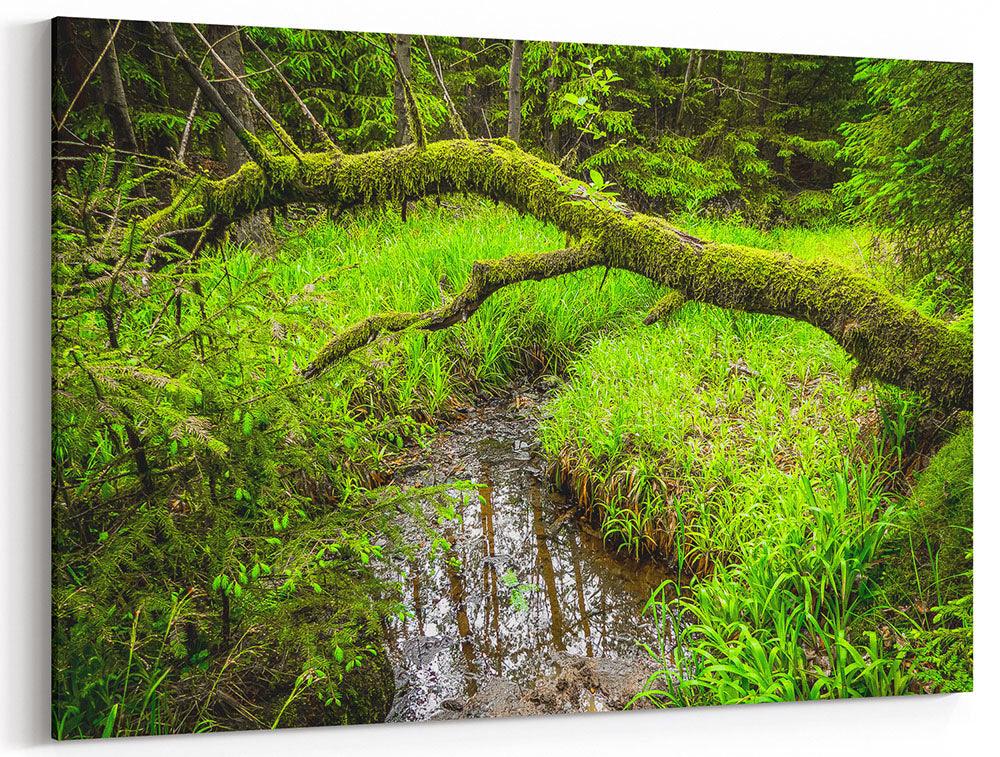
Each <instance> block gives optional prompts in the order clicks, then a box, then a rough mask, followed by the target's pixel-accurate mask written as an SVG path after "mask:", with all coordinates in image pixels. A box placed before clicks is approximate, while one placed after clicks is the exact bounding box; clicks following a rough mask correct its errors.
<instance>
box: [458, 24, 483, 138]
mask: <svg viewBox="0 0 1000 757" xmlns="http://www.w3.org/2000/svg"><path fill="white" fill-rule="evenodd" d="M458 47H459V49H460V50H461V51H462V52H463V53H465V61H464V64H463V69H464V71H465V73H466V75H467V76H468V78H467V79H466V80H465V87H464V88H463V91H462V94H463V96H464V97H465V103H464V106H465V113H464V117H463V119H462V120H463V121H465V128H466V129H468V130H469V136H470V137H472V138H473V139H475V138H476V135H477V134H478V133H479V129H478V128H476V124H478V123H479V114H478V113H477V112H476V106H475V105H476V104H475V90H474V88H473V86H472V81H473V74H472V40H471V39H469V38H468V37H459V38H458Z"/></svg>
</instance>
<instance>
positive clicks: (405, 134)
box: [392, 34, 413, 146]
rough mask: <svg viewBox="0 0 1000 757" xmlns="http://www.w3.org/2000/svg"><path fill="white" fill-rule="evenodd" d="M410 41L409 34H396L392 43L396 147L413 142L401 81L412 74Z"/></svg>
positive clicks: (404, 91)
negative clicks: (394, 66) (395, 67)
mask: <svg viewBox="0 0 1000 757" xmlns="http://www.w3.org/2000/svg"><path fill="white" fill-rule="evenodd" d="M411 44H412V42H411V40H410V35H409V34H397V35H396V37H395V39H394V41H393V52H394V54H395V57H396V61H397V63H398V66H397V71H396V78H395V79H393V84H392V109H393V112H394V113H395V114H396V135H395V138H394V141H395V143H396V145H397V146H400V145H405V144H406V143H407V142H411V141H412V140H413V134H412V133H411V129H410V125H409V119H408V118H407V111H406V90H405V89H404V87H405V84H404V83H403V79H404V78H405V79H407V80H408V79H409V78H410V76H411V74H412V70H413V69H412V65H413V64H412V60H411V58H410V53H411V51H410V47H411Z"/></svg>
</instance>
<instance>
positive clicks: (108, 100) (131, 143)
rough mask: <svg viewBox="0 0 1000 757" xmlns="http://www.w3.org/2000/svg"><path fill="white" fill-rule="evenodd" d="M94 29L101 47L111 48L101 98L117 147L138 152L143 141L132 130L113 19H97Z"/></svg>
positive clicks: (105, 61) (102, 67) (103, 68)
mask: <svg viewBox="0 0 1000 757" xmlns="http://www.w3.org/2000/svg"><path fill="white" fill-rule="evenodd" d="M93 31H94V42H95V43H96V45H97V49H98V50H103V49H104V48H105V47H107V48H108V52H107V53H106V54H105V55H104V57H103V58H101V63H100V74H101V97H102V98H103V100H104V112H105V113H107V116H108V120H109V121H110V122H111V130H112V132H113V133H114V139H115V147H116V148H117V149H118V150H122V151H123V152H137V151H138V149H139V144H138V142H137V141H136V139H135V131H134V130H133V129H132V119H131V118H130V117H129V112H128V101H127V100H126V99H125V85H124V84H122V74H121V69H120V68H119V67H118V52H117V51H116V50H115V43H114V40H112V39H111V25H110V22H108V21H104V20H94V21H93ZM116 172H117V171H116Z"/></svg>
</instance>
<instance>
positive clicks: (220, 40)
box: [205, 24, 255, 173]
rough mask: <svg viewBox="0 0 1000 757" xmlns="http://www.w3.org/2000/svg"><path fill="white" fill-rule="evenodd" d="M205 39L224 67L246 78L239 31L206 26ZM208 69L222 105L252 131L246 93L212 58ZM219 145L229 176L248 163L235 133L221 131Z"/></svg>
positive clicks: (233, 28)
mask: <svg viewBox="0 0 1000 757" xmlns="http://www.w3.org/2000/svg"><path fill="white" fill-rule="evenodd" d="M205 38H206V39H207V40H208V41H209V42H211V43H212V47H213V48H215V51H216V52H217V53H218V54H219V57H220V58H222V59H223V60H224V61H225V62H226V65H227V66H229V67H230V68H231V69H232V70H233V73H235V74H236V75H237V76H245V75H246V67H245V66H244V64H243V45H242V43H241V42H240V34H239V30H238V29H237V28H236V27H235V26H215V25H211V24H210V25H208V26H206V27H205ZM209 57H211V56H209ZM212 70H213V71H214V72H215V78H216V79H217V80H218V81H217V82H216V85H215V86H216V89H218V90H219V94H220V95H222V99H223V100H225V101H226V104H227V105H228V106H229V107H230V109H231V110H232V111H233V113H235V114H236V115H237V116H238V117H239V119H240V121H242V122H243V123H244V124H246V125H247V128H248V129H250V130H251V131H252V130H253V128H254V127H253V123H254V120H255V119H254V113H253V110H252V109H251V107H250V101H249V99H248V98H247V96H246V93H245V92H244V91H243V89H242V88H241V87H240V85H239V83H237V82H235V81H231V79H230V76H229V74H227V73H226V71H225V70H224V69H223V68H222V66H221V65H219V63H218V61H216V60H215V59H214V58H212ZM222 143H223V147H224V148H225V151H226V169H227V170H228V171H229V173H235V172H236V170H237V169H238V168H239V167H240V166H242V165H243V164H244V163H245V162H246V161H247V160H248V158H249V156H248V155H247V151H246V149H245V148H244V147H243V144H242V143H241V142H240V140H239V138H238V137H237V136H236V134H235V133H234V132H233V131H232V129H229V128H225V129H224V131H223V138H222Z"/></svg>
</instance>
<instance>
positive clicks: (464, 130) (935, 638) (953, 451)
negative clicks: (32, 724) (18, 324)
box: [51, 18, 973, 739]
mask: <svg viewBox="0 0 1000 757" xmlns="http://www.w3.org/2000/svg"><path fill="white" fill-rule="evenodd" d="M53 46H54V51H53V52H54V55H53V61H54V67H53V87H52V119H51V128H52V345H51V346H52V353H51V356H52V448H51V454H52V477H51V501H52V580H53V585H52V643H53V655H52V665H53V669H52V713H51V717H52V732H53V736H54V737H55V738H58V739H76V738H95V737H112V736H138V735H155V734H168V733H190V732H206V731H219V730H240V729H265V728H268V729H269V728H281V727H294V726H317V725H334V724H355V723H374V722H383V721H404V720H429V719H453V718H476V717H496V716H509V715H535V714H547V713H557V712H593V711H605V710H626V709H635V708H669V707H679V706H694V705H713V704H736V703H757V702H770V701H797V700H812V699H833V698H843V697H870V696H887V695H903V694H922V693H939V692H954V691H969V690H971V688H972V667H973V654H972V615H973V612H972V562H973V548H972V437H973V432H972V411H973V386H972V384H973V381H972V373H973V358H972V332H973V227H972V191H973V179H972V153H973V149H972V148H973V135H972V113H973V104H972V87H973V74H972V66H971V64H966V63H948V62H927V61H908V60H886V59H878V58H848V57H823V56H804V55H788V54H779V53H764V52H734V51H721V50H701V49H683V48H670V47H638V46H623V45H607V44H596V43H586V44H585V43H574V42H539V41H532V40H500V39H482V38H466V37H445V36H422V35H407V34H385V33H363V32H341V31H317V30H300V29H287V28H261V27H251V26H218V25H205V24H187V23H184V24H182V23H172V24H171V23H166V22H146V21H119V20H104V19H79V18H60V19H57V20H56V21H54V34H53Z"/></svg>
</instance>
